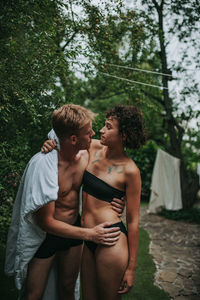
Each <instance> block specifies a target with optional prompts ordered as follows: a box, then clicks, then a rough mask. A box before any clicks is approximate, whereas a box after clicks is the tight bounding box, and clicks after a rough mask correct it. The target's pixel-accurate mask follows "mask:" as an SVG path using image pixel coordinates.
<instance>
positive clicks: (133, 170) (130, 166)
mask: <svg viewBox="0 0 200 300" xmlns="http://www.w3.org/2000/svg"><path fill="white" fill-rule="evenodd" d="M125 173H126V175H127V176H138V175H140V170H139V168H138V166H137V165H136V163H135V162H134V161H133V160H132V159H131V158H127V162H126V165H125Z"/></svg>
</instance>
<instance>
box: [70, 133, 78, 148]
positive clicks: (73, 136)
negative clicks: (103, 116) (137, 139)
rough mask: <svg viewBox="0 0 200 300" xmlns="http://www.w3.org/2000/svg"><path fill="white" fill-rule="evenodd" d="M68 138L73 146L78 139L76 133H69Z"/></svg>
mask: <svg viewBox="0 0 200 300" xmlns="http://www.w3.org/2000/svg"><path fill="white" fill-rule="evenodd" d="M69 140H70V142H71V144H72V145H73V146H75V145H76V143H77V141H78V139H77V136H76V135H71V136H70V138H69Z"/></svg>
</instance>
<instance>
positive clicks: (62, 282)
mask: <svg viewBox="0 0 200 300" xmlns="http://www.w3.org/2000/svg"><path fill="white" fill-rule="evenodd" d="M82 247H83V246H82V245H80V246H75V247H71V248H70V249H69V250H67V251H60V252H57V258H58V260H57V262H58V287H59V299H60V300H66V299H67V300H74V290H75V284H76V280H77V277H78V273H79V270H80V263H81V256H82Z"/></svg>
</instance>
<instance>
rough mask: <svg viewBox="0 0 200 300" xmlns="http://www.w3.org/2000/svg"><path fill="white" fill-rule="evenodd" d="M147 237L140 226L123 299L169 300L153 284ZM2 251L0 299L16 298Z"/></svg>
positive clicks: (15, 299)
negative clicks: (133, 265)
mask: <svg viewBox="0 0 200 300" xmlns="http://www.w3.org/2000/svg"><path fill="white" fill-rule="evenodd" d="M149 242H150V240H149V237H148V234H147V232H146V231H145V230H144V229H142V228H140V239H139V251H138V262H137V269H136V276H135V286H134V288H133V289H132V291H131V292H130V293H129V294H128V295H126V296H123V300H169V299H170V298H169V296H168V295H167V294H166V293H165V292H164V291H163V290H160V289H159V288H158V287H156V286H155V285H154V284H153V279H154V273H155V265H154V262H153V260H152V256H151V255H150V254H149V250H148V249H149V248H148V247H149ZM4 253H5V249H4V247H2V246H1V249H0V266H1V270H0V278H1V289H0V290H1V292H0V295H1V299H3V300H4V299H5V300H17V290H16V289H15V287H14V280H13V278H8V277H6V276H5V275H4V272H3V268H4Z"/></svg>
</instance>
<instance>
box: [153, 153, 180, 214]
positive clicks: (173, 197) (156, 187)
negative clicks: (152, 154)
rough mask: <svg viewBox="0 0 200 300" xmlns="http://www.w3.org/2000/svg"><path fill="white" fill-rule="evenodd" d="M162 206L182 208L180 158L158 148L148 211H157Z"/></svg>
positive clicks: (172, 208) (173, 208)
mask: <svg viewBox="0 0 200 300" xmlns="http://www.w3.org/2000/svg"><path fill="white" fill-rule="evenodd" d="M162 208H166V209H168V210H179V209H181V208H182V199H181V186H180V159H178V158H176V157H173V156H172V155H170V154H168V153H166V152H164V151H163V150H161V149H158V152H157V155H156V160H155V164H154V169H153V174H152V181H151V196H150V201H149V208H148V212H149V213H157V212H158V211H159V210H161V209H162Z"/></svg>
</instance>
